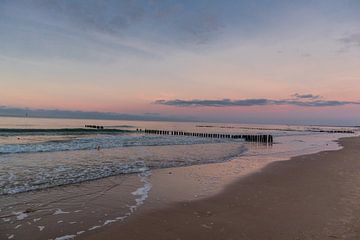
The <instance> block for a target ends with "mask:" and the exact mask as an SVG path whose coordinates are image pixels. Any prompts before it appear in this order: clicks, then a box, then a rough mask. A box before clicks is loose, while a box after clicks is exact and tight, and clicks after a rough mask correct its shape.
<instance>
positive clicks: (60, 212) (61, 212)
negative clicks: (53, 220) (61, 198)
mask: <svg viewBox="0 0 360 240" xmlns="http://www.w3.org/2000/svg"><path fill="white" fill-rule="evenodd" d="M68 213H70V212H65V211H63V210H61V209H60V208H58V209H57V210H56V211H55V212H54V214H53V215H59V214H68Z"/></svg>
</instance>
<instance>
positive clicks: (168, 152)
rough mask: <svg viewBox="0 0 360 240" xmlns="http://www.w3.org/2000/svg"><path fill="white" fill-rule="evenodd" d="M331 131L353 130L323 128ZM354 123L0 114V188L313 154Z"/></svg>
mask: <svg viewBox="0 0 360 240" xmlns="http://www.w3.org/2000/svg"><path fill="white" fill-rule="evenodd" d="M85 125H98V126H103V127H104V128H103V129H93V128H85ZM139 129H142V130H145V129H158V130H168V131H187V132H196V133H219V134H220V133H221V134H239V135H241V134H243V135H244V134H271V135H273V136H274V143H273V144H271V145H270V144H256V146H254V144H252V145H251V144H246V143H245V142H244V140H242V139H226V138H201V137H193V136H171V135H155V134H146V133H144V132H143V131H141V132H140V131H137V130H139ZM334 130H336V131H342V130H346V131H354V132H355V133H345V134H344V133H329V132H330V131H334ZM359 130H360V129H359V128H357V127H338V126H298V125H259V124H224V123H204V122H151V121H120V120H90V119H53V118H29V117H23V118H14V117H0V195H6V194H16V193H20V192H27V191H33V190H39V189H45V188H51V187H56V186H63V185H68V184H74V183H80V182H84V181H91V180H95V179H100V178H106V177H109V176H114V175H120V174H134V173H142V172H146V171H151V170H152V169H157V168H168V167H179V166H188V165H195V164H207V163H214V162H224V161H229V160H231V159H233V158H235V157H237V158H238V157H241V156H242V155H249V154H251V155H259V156H260V155H264V154H267V155H271V156H274V155H276V156H278V157H279V156H281V155H284V157H285V156H296V155H300V154H307V153H314V152H317V151H321V150H324V149H329V148H337V147H339V146H338V145H337V143H336V142H334V141H335V140H336V139H338V138H340V137H346V136H352V135H355V134H357V133H358V132H359ZM274 146H275V147H274ZM264 149H265V150H264Z"/></svg>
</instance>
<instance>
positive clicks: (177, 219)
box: [0, 119, 359, 240]
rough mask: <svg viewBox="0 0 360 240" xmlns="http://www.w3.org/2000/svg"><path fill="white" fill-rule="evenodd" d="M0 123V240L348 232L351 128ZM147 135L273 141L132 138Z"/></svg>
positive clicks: (352, 185)
mask: <svg viewBox="0 0 360 240" xmlns="http://www.w3.org/2000/svg"><path fill="white" fill-rule="evenodd" d="M2 120H3V122H4V123H3V124H2V125H3V128H1V129H0V142H1V144H0V191H1V192H0V239H53V240H66V239H118V238H123V239H194V238H199V239H201V238H203V239H205V238H209V239H239V238H240V239H281V238H282V237H283V239H296V237H299V236H300V239H306V238H305V237H307V238H308V239H313V238H315V237H317V236H318V235H319V237H318V238H322V237H325V238H326V237H327V236H330V237H332V238H336V237H338V238H343V237H342V234H343V233H344V232H346V231H348V230H347V228H348V225H346V224H350V225H351V224H353V222H351V221H353V220H352V219H350V217H349V216H350V215H351V214H354V213H355V210H354V209H357V206H355V205H356V202H357V201H356V196H357V195H356V193H357V186H358V185H357V183H358V182H359V181H358V179H356V170H357V169H358V167H357V166H358V165H357V164H358V163H357V162H356V160H357V155H358V151H359V150H358V149H357V148H358V147H359V139H358V138H356V137H355V136H358V131H357V129H356V128H354V129H353V130H354V131H355V133H337V132H336V133H332V132H331V133H329V132H328V130H329V127H315V126H291V127H290V126H285V125H275V126H272V125H265V126H259V125H241V124H231V125H230V124H228V125H223V124H213V125H211V126H210V125H209V126H206V130H204V127H203V126H199V125H198V123H186V124H185V123H163V122H162V123H157V122H124V121H115V122H114V121H109V122H106V121H102V123H103V124H104V125H105V124H106V125H105V131H102V130H100V131H97V132H96V134H94V132H93V131H92V130H88V129H84V128H80V126H81V124H82V122H83V121H84V120H67V121H65V122H63V121H62V120H59V119H39V120H38V119H31V121H28V123H31V125H30V126H27V127H26V128H20V129H19V128H16V127H18V126H20V127H22V126H23V123H22V121H23V120H22V119H2ZM13 122H14V123H16V124H14V123H13ZM44 123H45V124H44ZM152 126H154V127H155V128H159V127H160V128H161V129H182V130H184V131H195V132H210V133H216V132H220V133H221V132H223V133H227V134H239V133H242V132H246V133H248V134H259V133H261V132H265V133H268V134H272V135H274V136H275V138H274V143H270V144H269V143H262V142H246V141H243V140H242V139H231V138H230V139H226V138H225V139H217V138H211V137H208V138H201V137H192V136H169V135H156V134H155V135H153V134H147V133H144V132H139V131H136V128H139V127H140V128H147V127H152ZM335 129H336V128H335ZM337 129H338V130H343V129H344V128H342V127H338V128H337ZM351 136H353V137H351ZM338 139H341V140H340V141H339V140H338ZM97 146H100V147H99V149H98V147H97ZM342 146H344V149H342ZM299 156H300V157H299ZM289 159H290V160H289ZM352 173H354V174H352ZM353 199H354V200H353ZM353 226H356V223H354V224H353ZM350 229H351V230H352V229H353V228H352V227H350ZM334 231H335V232H334ZM339 232H340V233H339ZM316 234H318V235H316ZM304 236H305V237H304Z"/></svg>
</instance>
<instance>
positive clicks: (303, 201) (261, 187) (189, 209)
mask: <svg viewBox="0 0 360 240" xmlns="http://www.w3.org/2000/svg"><path fill="white" fill-rule="evenodd" d="M339 142H340V144H341V145H342V146H343V147H344V148H343V149H341V150H337V151H324V152H320V153H316V154H311V155H304V156H298V157H294V158H292V159H291V160H289V161H281V162H274V163H271V164H269V165H268V166H267V167H265V168H264V169H262V170H261V171H260V172H257V173H254V174H251V175H249V176H246V177H243V178H241V179H238V180H237V181H235V182H233V183H231V184H230V185H228V186H227V187H226V188H225V189H224V190H223V191H221V192H220V193H218V194H216V195H215V196H212V197H209V198H205V199H200V200H190V201H182V202H180V203H175V204H173V205H170V206H168V207H166V208H164V209H156V210H148V211H144V212H143V211H139V212H137V213H136V214H134V215H133V216H132V217H131V218H128V219H127V220H126V221H124V222H120V223H116V224H113V225H111V226H109V227H107V228H102V229H99V230H95V231H93V232H91V233H86V234H84V235H82V236H80V238H79V239H359V238H360V232H359V231H360V202H359V197H360V174H359V169H360V159H359V156H360V138H358V137H356V138H345V139H341V140H339ZM174 176H176V172H174V173H173V174H172V177H174ZM179 194H181V193H179Z"/></svg>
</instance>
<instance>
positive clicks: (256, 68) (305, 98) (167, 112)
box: [0, 0, 360, 125]
mask: <svg viewBox="0 0 360 240" xmlns="http://www.w3.org/2000/svg"><path fill="white" fill-rule="evenodd" d="M359 92H360V1H358V0H303V1H298V0H225V1H215V0H214V1H211V0H198V1H193V0H189V1H166V0H164V1H161V0H146V1H145V0H144V1H137V0H123V1H118V0H108V1H106V0H72V1H70V0H69V1H66V0H63V1H50V0H27V1H25V0H23V1H20V0H1V1H0V106H3V107H2V108H8V107H16V108H26V107H28V108H34V109H61V110H81V111H92V112H93V111H97V112H115V113H122V114H137V115H142V114H148V113H153V114H156V115H164V116H172V117H179V116H181V117H182V118H183V117H188V118H189V119H197V120H208V121H227V122H259V123H266V122H269V123H316V124H321V123H323V124H357V125H360V94H359Z"/></svg>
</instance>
